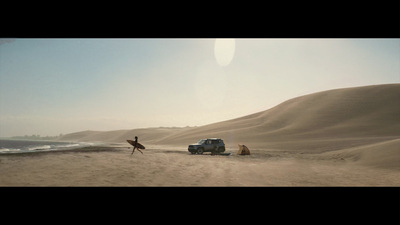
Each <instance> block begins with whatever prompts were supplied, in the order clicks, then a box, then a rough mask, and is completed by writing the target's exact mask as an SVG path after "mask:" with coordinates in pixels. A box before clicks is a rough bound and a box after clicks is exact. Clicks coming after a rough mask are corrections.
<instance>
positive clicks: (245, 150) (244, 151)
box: [238, 144, 250, 155]
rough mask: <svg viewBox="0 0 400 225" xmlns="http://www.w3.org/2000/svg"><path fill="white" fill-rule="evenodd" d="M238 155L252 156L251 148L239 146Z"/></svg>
mask: <svg viewBox="0 0 400 225" xmlns="http://www.w3.org/2000/svg"><path fill="white" fill-rule="evenodd" d="M238 145H239V144H238ZM238 155H250V150H249V148H247V147H246V145H239V151H238Z"/></svg>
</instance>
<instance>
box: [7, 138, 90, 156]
mask: <svg viewBox="0 0 400 225" xmlns="http://www.w3.org/2000/svg"><path fill="white" fill-rule="evenodd" d="M92 145H93V144H92V143H86V142H58V141H36V140H35V141H33V140H10V139H0V154H7V153H23V152H42V151H57V150H65V149H74V148H80V147H85V146H92Z"/></svg>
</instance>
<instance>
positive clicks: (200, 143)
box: [197, 139, 206, 145]
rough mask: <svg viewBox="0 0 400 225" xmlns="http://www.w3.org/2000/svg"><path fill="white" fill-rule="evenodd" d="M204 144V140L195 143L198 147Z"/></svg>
mask: <svg viewBox="0 0 400 225" xmlns="http://www.w3.org/2000/svg"><path fill="white" fill-rule="evenodd" d="M204 142H206V140H204V139H201V140H200V141H199V142H197V143H198V144H199V145H202V144H204Z"/></svg>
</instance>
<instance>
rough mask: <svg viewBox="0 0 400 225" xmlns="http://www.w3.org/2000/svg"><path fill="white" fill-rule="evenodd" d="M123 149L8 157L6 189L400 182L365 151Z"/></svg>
mask: <svg viewBox="0 0 400 225" xmlns="http://www.w3.org/2000/svg"><path fill="white" fill-rule="evenodd" d="M399 144H400V139H398V140H393V141H386V142H383V143H381V144H380V145H375V146H371V145H369V146H367V148H369V151H370V152H371V151H373V149H374V148H380V147H389V148H390V146H392V147H391V148H392V149H391V151H396V147H397V146H398V145H399ZM396 145H397V146H396ZM122 146H124V144H122V143H121V144H120V146H118V147H117V146H115V147H112V146H105V147H102V146H92V147H85V148H81V149H75V150H66V151H61V152H43V153H26V154H9V155H1V156H0V171H1V175H0V186H85V187H86V186H183V187H185V186H399V185H400V168H399V165H398V164H396V163H394V164H392V165H390V164H389V165H386V166H385V165H380V164H379V162H378V164H376V162H375V163H374V162H373V161H374V160H371V158H369V156H368V154H367V155H366V156H360V155H359V154H357V151H361V150H360V149H352V150H350V151H343V150H341V151H334V152H329V153H319V154H315V153H299V152H293V151H292V152H290V151H268V150H256V149H250V150H251V155H249V156H239V155H236V150H234V149H231V150H229V149H228V150H227V152H232V153H233V154H232V155H230V156H212V155H210V154H206V153H205V154H203V155H191V154H190V153H189V152H188V151H186V150H185V149H180V148H179V147H170V148H165V147H163V148H158V147H157V146H152V147H151V148H148V149H146V150H143V152H144V154H141V153H140V152H137V151H135V153H134V154H133V155H130V154H131V151H132V149H128V147H127V146H126V147H122ZM389 151H390V150H389ZM356 156H357V157H358V158H357V157H356ZM363 157H364V158H363ZM394 160H395V161H396V160H397V159H394ZM392 161H393V160H392Z"/></svg>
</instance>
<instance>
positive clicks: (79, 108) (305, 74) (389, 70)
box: [0, 38, 400, 137]
mask: <svg viewBox="0 0 400 225" xmlns="http://www.w3.org/2000/svg"><path fill="white" fill-rule="evenodd" d="M386 83H400V39H211V38H207V39H194V38H193V39H192V38H191V39H29V38H27V39H0V137H10V136H19V135H32V134H36V135H37V134H38V135H41V136H55V135H59V134H61V133H62V134H67V133H71V132H77V131H83V130H99V131H107V130H119V129H135V128H146V127H185V126H201V125H206V124H210V123H214V122H220V121H225V120H229V119H234V118H237V117H241V116H246V115H249V114H252V113H256V112H260V111H263V110H267V109H269V108H272V107H274V106H276V105H278V104H280V103H282V102H284V101H286V100H289V99H291V98H294V97H297V96H301V95H306V94H311V93H314V92H319V91H324V90H330V89H336V88H345V87H356V86H365V85H375V84H386Z"/></svg>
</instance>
